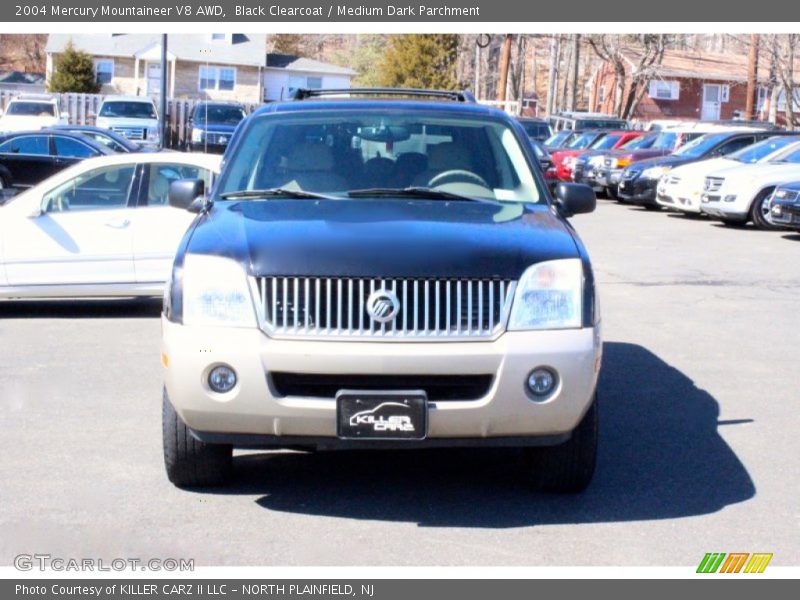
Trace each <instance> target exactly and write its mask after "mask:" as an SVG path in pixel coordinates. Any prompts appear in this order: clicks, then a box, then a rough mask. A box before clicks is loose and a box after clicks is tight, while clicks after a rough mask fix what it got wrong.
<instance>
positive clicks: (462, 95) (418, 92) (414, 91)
mask: <svg viewBox="0 0 800 600" xmlns="http://www.w3.org/2000/svg"><path fill="white" fill-rule="evenodd" d="M343 95H347V96H418V97H428V98H442V99H445V100H453V101H454V102H468V103H470V104H476V103H477V100H475V96H474V95H473V94H472V92H467V91H465V90H460V91H447V90H424V89H418V88H340V89H324V90H316V89H314V90H312V89H306V88H300V89H297V90H295V92H294V95H293V96H292V99H293V100H306V99H308V98H321V97H323V96H343Z"/></svg>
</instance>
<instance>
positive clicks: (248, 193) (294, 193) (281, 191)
mask: <svg viewBox="0 0 800 600" xmlns="http://www.w3.org/2000/svg"><path fill="white" fill-rule="evenodd" d="M219 197H220V198H222V199H223V200H248V199H256V198H277V197H285V198H297V199H300V200H339V199H340V198H337V197H336V196H326V195H325V194H316V193H314V192H307V191H305V190H290V189H288V188H280V187H277V188H267V189H263V190H238V191H235V192H225V193H224V194H220V196H219Z"/></svg>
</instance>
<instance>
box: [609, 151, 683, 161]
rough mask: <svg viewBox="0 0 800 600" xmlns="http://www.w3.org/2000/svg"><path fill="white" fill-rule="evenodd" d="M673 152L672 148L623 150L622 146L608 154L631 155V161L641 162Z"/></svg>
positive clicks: (613, 155)
mask: <svg viewBox="0 0 800 600" xmlns="http://www.w3.org/2000/svg"><path fill="white" fill-rule="evenodd" d="M671 153H672V150H664V149H654V148H642V149H640V150H623V149H622V148H618V149H616V150H612V151H611V152H608V156H612V157H619V156H630V157H631V162H639V161H642V160H647V159H649V158H655V157H659V156H666V155H667V154H671Z"/></svg>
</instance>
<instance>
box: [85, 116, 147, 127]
mask: <svg viewBox="0 0 800 600" xmlns="http://www.w3.org/2000/svg"><path fill="white" fill-rule="evenodd" d="M96 125H97V126H98V127H103V128H105V129H111V128H112V127H157V126H158V119H131V118H128V117H97V122H96Z"/></svg>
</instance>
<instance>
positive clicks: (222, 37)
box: [208, 33, 231, 43]
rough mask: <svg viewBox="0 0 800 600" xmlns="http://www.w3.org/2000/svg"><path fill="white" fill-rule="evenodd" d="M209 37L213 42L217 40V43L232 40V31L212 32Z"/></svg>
mask: <svg viewBox="0 0 800 600" xmlns="http://www.w3.org/2000/svg"><path fill="white" fill-rule="evenodd" d="M208 37H209V39H210V40H211V41H212V42H217V43H220V42H221V43H224V42H230V41H231V34H230V33H212V34H210V35H209V36H208Z"/></svg>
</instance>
